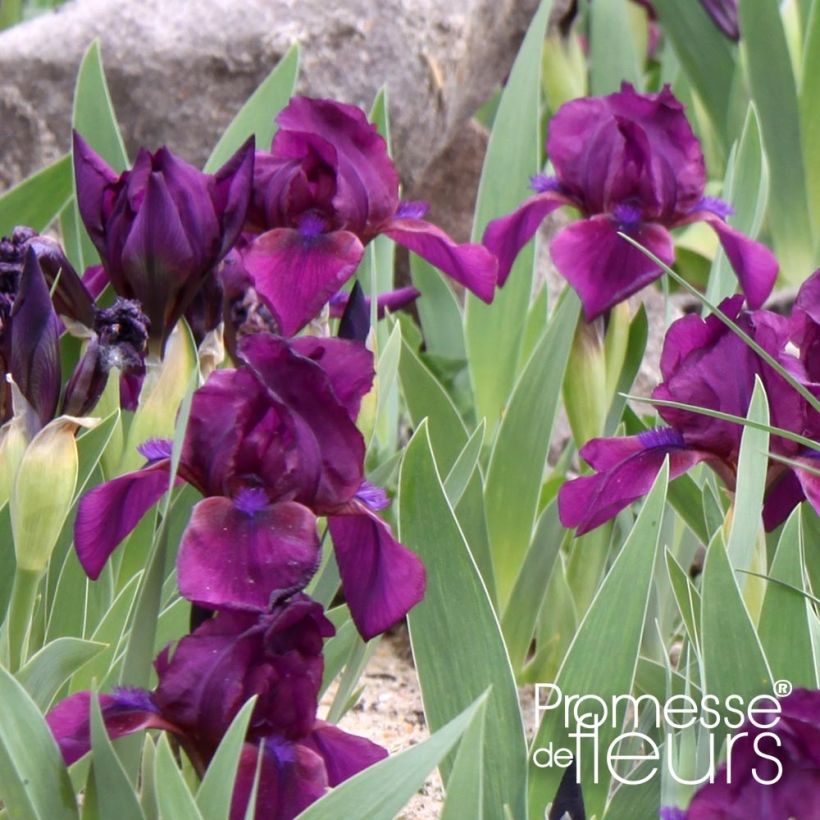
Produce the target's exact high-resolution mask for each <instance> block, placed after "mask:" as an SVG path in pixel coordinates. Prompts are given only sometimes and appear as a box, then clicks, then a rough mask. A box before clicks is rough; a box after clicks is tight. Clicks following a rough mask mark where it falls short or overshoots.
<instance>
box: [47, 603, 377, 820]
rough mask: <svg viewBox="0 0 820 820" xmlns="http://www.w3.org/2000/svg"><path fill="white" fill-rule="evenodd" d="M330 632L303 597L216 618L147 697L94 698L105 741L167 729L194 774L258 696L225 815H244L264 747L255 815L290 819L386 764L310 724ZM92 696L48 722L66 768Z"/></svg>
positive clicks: (163, 657)
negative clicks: (353, 778)
mask: <svg viewBox="0 0 820 820" xmlns="http://www.w3.org/2000/svg"><path fill="white" fill-rule="evenodd" d="M333 632H334V629H333V625H332V624H331V623H330V621H329V620H328V619H327V618H326V617H325V616H324V614H323V612H322V607H321V606H320V605H319V604H318V603H316V602H315V601H312V600H311V599H310V598H308V597H307V596H305V595H296V596H295V597H293V598H292V599H290V600H287V601H284V602H282V603H279V604H277V605H275V606H274V607H273V608H272V609H271V610H270V611H269V612H265V613H246V612H220V613H219V614H217V615H216V616H215V617H214V618H212V619H211V620H208V621H206V622H205V623H204V624H202V625H201V626H200V627H199V628H198V629H196V631H194V632H193V633H192V634H190V635H187V636H186V637H184V638H182V639H181V640H180V641H179V643H178V644H177V645H176V647H175V648H174V649H173V650H172V649H171V647H170V646H169V647H166V648H165V649H164V650H163V651H162V652H161V653H160V655H159V657H158V658H157V659H156V661H155V662H154V666H155V669H156V673H157V681H158V682H157V687H156V689H154V690H153V691H150V692H149V691H145V690H141V689H119V690H115V691H114V693H113V694H111V695H100V696H99V701H100V708H101V712H102V716H103V720H104V722H105V724H106V728H107V729H108V732H109V734H110V735H111V736H112V737H114V738H116V737H120V736H122V735H126V734H131V733H133V732H137V731H142V730H145V729H161V730H164V731H168V732H171V733H172V734H173V735H174V737H175V738H176V739H177V741H178V742H179V744H180V745H181V746H182V748H184V749H185V752H186V754H187V755H188V757H189V758H190V760H191V762H192V763H193V765H194V767H195V768H196V770H197V771H198V772H199V774H200V775H202V774H204V772H205V770H206V769H207V767H208V764H209V763H210V761H211V759H212V758H213V755H214V753H215V752H216V749H217V747H218V746H219V743H220V741H221V740H222V738H223V737H224V735H225V733H226V732H227V730H228V728H229V726H230V725H231V722H232V721H233V719H234V718H235V717H236V715H237V713H238V712H239V710H240V709H241V708H242V705H243V704H244V703H246V702H247V701H248V700H249V699H250V698H251V697H253V696H256V698H257V700H256V704H255V706H254V709H253V713H252V715H251V719H250V723H249V726H248V733H247V735H246V738H245V740H246V745H245V752H244V753H243V755H242V758H241V760H240V769H239V773H238V775H237V779H236V784H235V788H234V792H233V809H232V813H231V817H240V818H241V817H244V816H245V815H244V809H245V806H246V805H247V803H248V799H249V795H250V793H251V787H252V784H253V780H254V774H255V771H256V761H257V756H258V751H259V747H260V746H261V747H262V750H263V763H262V772H261V778H260V783H259V796H258V798H257V812H256V816H257V817H259V818H263V817H264V818H266V819H267V818H271V820H289V818H292V817H295V816H296V814H298V813H299V811H301V810H302V809H304V808H305V807H306V806H307V805H309V804H310V803H312V802H313V801H314V800H316V799H317V798H319V797H321V796H322V794H323V793H324V792H325V790H326V789H327V787H328V786H335V785H337V783H339V782H341V781H342V780H344V779H346V778H347V777H350V776H352V775H353V774H355V773H356V772H358V771H360V770H361V769H363V768H365V767H367V766H369V765H371V764H372V763H375V762H377V761H378V760H381V759H382V758H384V757H386V755H387V753H386V751H385V750H384V749H382V748H381V747H380V746H377V745H376V744H374V743H371V742H370V741H368V740H366V739H364V738H361V737H356V736H355V735H350V734H348V733H347V732H344V731H342V730H341V729H338V728H337V727H336V726H332V725H330V724H327V723H324V722H323V721H320V720H317V719H316V709H317V706H318V695H319V688H320V686H321V682H322V672H323V667H324V662H323V659H322V645H323V642H324V639H325V638H328V637H330V636H331V635H333ZM89 706H90V693H88V692H80V693H78V694H75V695H72V696H71V697H69V698H67V699H66V700H64V701H62V702H61V703H60V704H58V705H57V706H56V707H55V708H54V709H52V710H51V712H49V714H48V716H47V720H48V723H49V726H50V727H51V730H52V732H53V733H54V736H55V738H56V740H57V743H58V744H59V746H60V750H61V752H62V754H63V759H64V760H65V762H66V764H71V763H73V762H74V761H75V760H78V759H79V758H80V757H82V756H83V755H84V754H85V753H86V752H88V751H89V749H90V746H91V743H90V723H89Z"/></svg>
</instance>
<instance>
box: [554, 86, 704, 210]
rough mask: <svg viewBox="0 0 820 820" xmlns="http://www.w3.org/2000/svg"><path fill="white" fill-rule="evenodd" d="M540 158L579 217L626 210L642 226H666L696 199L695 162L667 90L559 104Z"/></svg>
mask: <svg viewBox="0 0 820 820" xmlns="http://www.w3.org/2000/svg"><path fill="white" fill-rule="evenodd" d="M547 151H548V154H549V156H550V159H551V160H552V163H553V165H554V167H555V172H556V176H557V178H558V181H559V183H560V185H561V190H562V191H563V192H564V193H565V194H566V195H567V196H569V197H571V198H572V199H573V200H574V201H575V202H577V203H578V205H579V206H580V207H581V209H582V210H583V211H584V212H585V214H586V215H587V216H593V215H595V214H601V213H612V212H613V211H614V209H615V207H616V206H617V205H619V204H621V203H626V202H630V203H633V204H634V205H635V206H636V207H637V208H638V211H639V213H640V214H641V217H642V218H643V219H645V220H659V221H661V222H663V223H664V224H671V223H672V222H673V221H674V219H675V218H677V216H678V215H680V214H682V213H686V212H687V211H689V210H691V208H692V207H693V206H694V204H695V203H696V202H697V201H698V200H699V199H700V198H701V196H702V194H703V188H704V185H705V181H706V173H705V168H704V163H703V154H702V152H701V150H700V145H699V144H698V141H697V138H696V137H695V135H694V133H693V131H692V128H691V126H690V125H689V123H688V122H687V120H686V116H685V115H684V113H683V106H682V105H681V103H680V102H679V101H678V100H677V99H675V97H674V95H673V94H672V92H671V91H670V90H669V87H668V86H666V87H664V88H663V90H662V91H661V92H659V93H657V94H638V93H637V92H636V91H635V90H634V88H632V86H630V85H629V84H627V83H624V84H623V86H622V88H621V91H619V92H617V93H615V94H610V95H609V96H607V97H588V98H582V99H578V100H572V101H571V102H568V103H566V104H565V105H563V106H562V107H561V108H560V109H559V110H558V112H557V113H556V115H555V116H554V117H553V119H552V121H551V123H550V132H549V140H548V143H547Z"/></svg>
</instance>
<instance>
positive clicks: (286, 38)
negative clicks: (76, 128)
mask: <svg viewBox="0 0 820 820" xmlns="http://www.w3.org/2000/svg"><path fill="white" fill-rule="evenodd" d="M536 5H537V0H506V2H503V3H499V2H497V0H413V2H409V0H380V1H379V2H375V0H345V2H344V3H341V4H332V3H327V2H326V0H243V2H241V3H235V2H233V0H141V2H139V3H134V2H131V0H74V2H72V3H69V4H67V5H66V6H63V7H62V8H60V9H59V10H58V11H57V12H54V13H51V14H48V15H45V16H43V17H39V18H37V19H35V20H32V21H30V22H28V23H25V24H23V25H20V26H17V27H15V28H12V29H10V30H8V31H6V32H4V33H3V34H2V35H0V77H1V78H2V80H0V187H5V186H8V185H11V184H13V183H14V182H16V181H18V180H19V179H20V178H21V177H22V176H24V175H26V174H28V173H30V172H31V171H33V170H36V169H37V168H38V167H40V166H41V165H42V164H43V163H44V162H46V161H47V160H49V159H53V158H54V157H56V156H57V155H58V154H59V153H60V152H62V151H65V150H66V149H67V147H68V145H69V129H70V124H69V123H70V112H71V105H72V95H73V88H74V82H75V77H76V74H77V68H78V66H79V63H80V60H81V58H82V55H83V53H84V52H85V50H86V48H87V47H88V45H89V43H90V42H91V41H92V40H93V38H95V37H99V38H100V40H101V43H102V53H103V60H104V63H105V68H106V73H107V76H108V80H109V85H110V88H111V94H112V98H113V100H114V106H115V109H116V111H117V115H118V118H119V120H120V122H121V125H122V129H123V132H124V136H125V140H126V144H127V147H128V149H129V151H130V152H131V153H132V154H133V153H134V152H135V149H136V148H137V147H138V146H140V145H145V146H147V147H151V148H155V147H157V146H159V145H161V144H168V145H169V146H171V147H172V148H173V150H175V151H176V152H177V153H179V154H181V155H182V156H184V157H186V158H188V159H189V160H190V161H192V162H194V163H202V162H203V161H204V160H205V158H206V157H207V155H208V153H209V150H210V148H211V146H213V145H214V144H215V142H216V140H217V139H218V137H219V135H220V133H221V132H222V130H223V129H224V128H225V126H226V125H227V123H228V122H230V120H231V118H232V116H233V115H234V113H235V112H236V111H237V110H238V108H239V107H240V106H241V104H242V103H243V102H244V101H245V99H246V98H247V97H248V95H249V94H250V93H251V92H252V91H253V89H254V88H255V87H256V86H257V85H258V83H259V82H260V81H261V80H262V79H263V78H264V77H265V76H266V74H267V73H268V72H269V71H270V69H271V68H272V67H273V66H274V65H275V64H276V62H277V60H279V58H280V57H281V56H282V55H283V54H284V53H285V52H286V51H287V49H288V48H289V47H290V46H291V45H292V44H293V43H295V42H298V43H299V44H300V46H301V50H302V69H301V75H300V86H299V90H301V91H302V92H305V93H309V94H312V95H315V96H328V97H334V98H337V99H340V100H344V101H347V102H352V103H356V104H358V105H362V106H369V105H370V103H371V102H372V100H373V97H374V95H375V94H376V92H377V91H378V89H379V87H380V86H381V85H382V84H386V85H387V86H388V89H389V94H390V97H389V99H390V112H391V120H392V133H393V139H394V152H395V154H396V157H397V162H398V165H399V169H400V172H401V174H402V179H403V181H404V182H405V184H406V185H408V186H409V185H411V184H412V183H413V181H414V180H415V179H417V178H418V177H419V176H420V174H421V172H422V171H423V170H424V168H425V167H426V166H427V165H428V164H429V162H430V161H431V160H432V159H434V158H435V157H437V156H438V155H439V154H440V153H441V152H442V151H443V150H446V148H447V146H448V145H449V143H450V142H451V141H452V139H453V138H454V136H458V134H459V131H460V130H461V129H462V128H463V127H464V125H465V123H466V122H467V120H468V119H469V118H470V116H471V115H472V114H473V113H474V111H475V109H476V108H477V106H478V105H480V104H481V103H482V102H483V101H484V100H485V99H486V98H487V97H488V96H489V95H490V94H491V93H492V90H493V88H494V87H495V86H497V85H498V83H499V82H501V81H502V80H503V78H504V77H505V76H506V74H507V72H508V71H509V68H510V66H511V64H512V60H513V58H514V56H515V53H516V50H517V48H518V45H519V43H520V41H521V37H522V35H523V32H524V31H525V30H526V26H527V25H528V23H529V20H530V19H531V17H532V14H533V12H534V10H535V7H536ZM556 5H557V6H561V5H563V3H562V2H557V3H556Z"/></svg>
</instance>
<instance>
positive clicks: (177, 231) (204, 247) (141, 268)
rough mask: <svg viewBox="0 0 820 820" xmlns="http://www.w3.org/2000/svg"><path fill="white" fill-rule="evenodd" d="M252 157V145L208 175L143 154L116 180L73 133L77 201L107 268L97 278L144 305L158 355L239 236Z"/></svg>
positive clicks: (160, 154)
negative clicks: (107, 281)
mask: <svg viewBox="0 0 820 820" xmlns="http://www.w3.org/2000/svg"><path fill="white" fill-rule="evenodd" d="M253 158H254V157H253V141H252V140H250V141H248V142H247V143H245V145H244V146H242V148H240V149H239V151H237V152H236V154H234V156H233V157H232V158H231V159H230V160H228V162H227V163H226V164H225V165H224V166H223V167H222V168H221V169H220V170H219V171H218V172H217V173H216V174H214V175H210V174H204V173H202V172H201V171H199V170H197V169H196V168H194V167H193V166H192V165H189V164H188V163H186V162H184V161H183V160H181V159H180V158H179V157H176V156H175V155H174V154H172V153H171V152H170V151H169V150H168V149H167V148H160V149H159V150H158V151H157V152H156V153H154V154H151V153H149V152H148V151H146V150H145V149H142V150H140V152H139V154H138V155H137V160H136V162H135V163H134V167H133V168H132V169H131V170H129V171H125V172H124V173H122V174H117V173H115V172H114V171H113V170H112V169H111V168H110V167H109V166H108V165H107V164H106V163H105V162H104V161H103V159H102V158H101V157H100V156H98V155H97V154H96V153H95V152H94V151H93V150H92V149H91V147H90V146H89V145H88V144H87V143H86V142H85V141H84V140H83V139H82V137H80V135H79V134H77V133H76V132H75V134H74V171H75V174H76V177H77V203H78V205H79V209H80V216H81V217H82V220H83V223H84V224H85V227H86V229H87V230H88V233H89V236H90V237H91V240H92V241H93V243H94V246H95V247H96V248H97V251H98V252H99V254H100V259H101V260H102V264H103V268H104V274H99V275H96V276H95V280H100V279H101V278H102V279H104V278H107V279H108V280H110V282H111V285H112V287H113V288H114V290H115V291H116V293H117V294H118V295H119V296H122V297H123V298H125V299H136V300H138V301H139V302H140V304H141V305H142V309H143V310H144V312H145V314H146V315H147V317H148V319H149V321H150V333H151V337H150V344H151V347H152V350H153V352H155V353H161V351H162V349H163V348H164V346H165V343H166V341H167V340H168V337H169V335H170V333H171V331H172V330H173V327H174V325H175V324H176V322H177V321H178V319H179V318H180V316H182V314H183V313H184V312H185V310H186V309H187V308H188V307H189V306H190V305H191V303H192V302H193V301H194V299H195V297H196V295H197V294H198V293H199V292H200V291H201V290H202V288H203V286H204V285H205V284H206V283H207V282H208V280H209V277H212V275H213V273H212V272H213V269H214V267H215V266H216V265H217V264H218V263H219V261H220V260H221V259H222V258H223V257H224V256H225V255H226V254H227V253H228V251H229V250H230V249H231V247H232V246H233V244H234V242H235V241H236V239H237V237H238V236H239V233H240V231H241V229H242V224H243V223H244V221H245V215H246V212H247V208H248V201H249V197H250V192H251V180H252V176H253ZM100 284H101V282H100V281H96V286H99V285H100ZM95 289H96V287H95ZM214 298H218V295H217V296H215V297H214Z"/></svg>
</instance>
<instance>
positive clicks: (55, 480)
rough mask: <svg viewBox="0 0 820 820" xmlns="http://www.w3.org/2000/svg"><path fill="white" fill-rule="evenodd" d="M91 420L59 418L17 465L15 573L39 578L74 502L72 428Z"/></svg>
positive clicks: (13, 504) (13, 509)
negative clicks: (28, 573) (31, 573)
mask: <svg viewBox="0 0 820 820" xmlns="http://www.w3.org/2000/svg"><path fill="white" fill-rule="evenodd" d="M96 423H97V420H96V419H79V418H72V417H70V416H61V417H60V418H58V419H55V420H54V421H52V422H50V423H49V424H47V425H46V426H45V427H44V428H43V429H42V430H40V432H39V433H37V435H36V436H35V437H34V438H33V439H32V441H31V443H30V444H29V445H28V447H27V448H26V450H25V452H24V453H23V456H22V458H21V459H20V464H19V467H18V468H17V475H16V477H15V479H14V486H13V488H12V492H11V529H12V534H13V537H14V552H15V556H16V558H17V567H18V569H20V570H25V571H28V572H36V573H40V572H44V571H45V569H46V567H47V566H48V562H49V559H50V558H51V553H52V550H53V549H54V545H55V544H56V543H57V538H58V537H59V535H60V531H61V530H62V528H63V524H64V523H65V519H66V517H67V516H68V513H69V511H70V509H71V504H72V501H73V500H74V490H75V488H76V485H77V468H78V456H77V443H76V441H75V439H74V433H75V432H76V431H77V428H78V427H81V426H82V427H93V426H94V425H95V424H96Z"/></svg>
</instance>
